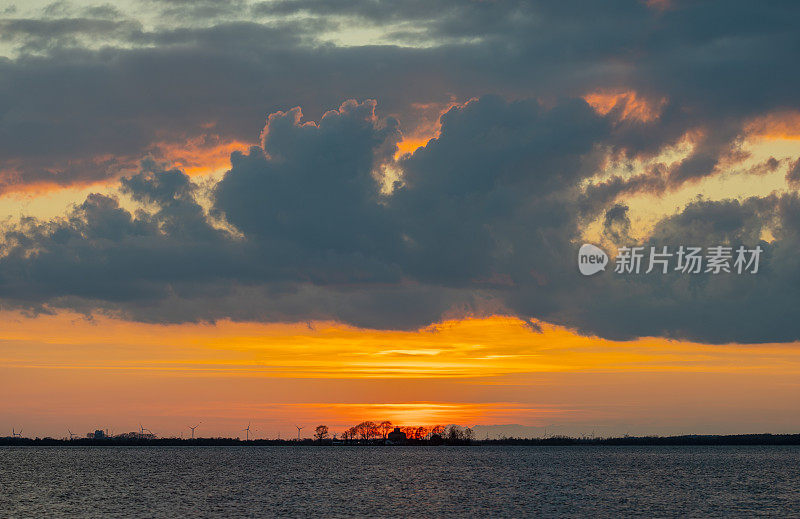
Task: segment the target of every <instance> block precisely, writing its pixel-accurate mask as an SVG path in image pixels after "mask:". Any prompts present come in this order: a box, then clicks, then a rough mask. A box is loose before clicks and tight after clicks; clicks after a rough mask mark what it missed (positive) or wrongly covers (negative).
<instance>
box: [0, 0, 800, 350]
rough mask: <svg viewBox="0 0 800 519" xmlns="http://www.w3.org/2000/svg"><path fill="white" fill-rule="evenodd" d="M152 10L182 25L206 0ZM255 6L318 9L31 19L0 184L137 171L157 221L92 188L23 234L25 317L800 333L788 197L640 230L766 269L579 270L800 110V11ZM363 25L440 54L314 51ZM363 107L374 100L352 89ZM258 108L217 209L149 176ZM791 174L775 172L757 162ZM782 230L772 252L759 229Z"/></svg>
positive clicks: (717, 334)
mask: <svg viewBox="0 0 800 519" xmlns="http://www.w3.org/2000/svg"><path fill="white" fill-rule="evenodd" d="M153 5H156V4H153ZM158 5H159V6H160V7H161V8H163V9H165V11H164V13H165V14H168V13H169V12H171V11H169V10H170V9H175V10H176V11H174V12H175V13H178V12H179V11H180V10H181V9H184V8H185V9H189V7H188V4H184V3H182V2H159V3H158ZM196 5H200V7H203V6H205V7H206V8H208V9H212V11H213V8H215V6H214V5H211V4H209V3H203V4H196ZM215 5H217V4H215ZM222 8H225V9H228V8H230V9H229V10H228V11H226V12H227V13H228V14H230V13H232V12H234V11H236V10H238V9H241V5H240V4H226V5H225V6H222ZM254 9H255V11H256V12H257V13H258V14H259V15H260V16H266V17H270V16H273V17H275V16H277V17H280V16H294V15H298V14H300V15H303V16H306V17H307V18H306V20H307V21H304V22H299V21H297V20H288V19H287V20H283V19H280V18H278V19H275V20H269V21H264V23H256V22H252V21H247V22H242V21H235V20H234V21H226V22H224V23H223V22H213V20H212V22H211V23H208V24H206V25H199V26H192V24H191V23H190V24H187V25H186V26H183V27H177V28H171V29H154V30H150V29H148V30H143V29H142V30H139V29H136V28H135V27H131V28H130V29H131V30H129V31H128V32H125V31H126V30H127V29H124V30H123V29H120V30H121V31H122V32H121V33H120V32H113V30H112V27H113V23H117V22H115V20H117V21H119V20H118V19H117V18H112V17H110V16H108V17H105V19H104V20H103V23H106V25H103V23H100V22H98V21H97V20H95V21H93V22H92V23H91V24H86V25H84V26H80V24H77V25H70V23H72V24H75V22H70V23H67V21H65V20H58V19H47V20H41V22H42V24H46V23H51V22H52V23H53V24H54V25H52V31H53V32H52V35H57V34H63V35H64V36H63V38H61V37H58V38H55V39H52V41H51V40H47V41H45V42H44V44H39V45H38V46H37V47H36V48H33V47H28V48H27V49H26V48H25V47H24V45H25V44H26V42H31V41H39V40H37V39H36V38H39V36H37V35H38V34H41V35H42V36H41V37H42V38H46V37H48V36H47V35H48V30H47V29H46V27H45V26H44V25H42V26H38V25H36V24H33V25H28V26H25V27H21V26H17V28H16V29H14V31H15V32H13V34H14V36H9V38H10V40H9V41H18V42H21V43H20V45H22V46H21V47H19V48H18V50H19V52H20V54H19V56H18V57H16V58H14V59H7V60H2V61H0V137H1V138H0V169H2V170H3V173H2V175H3V176H2V178H0V182H2V184H1V185H0V189H5V190H8V189H12V188H16V187H18V186H20V185H22V186H24V185H26V184H32V183H37V182H53V183H56V184H60V185H69V184H71V183H80V182H87V181H93V180H99V179H103V178H109V177H115V176H119V175H120V173H121V172H125V176H124V178H123V180H122V181H121V191H122V193H124V194H125V195H126V196H128V197H130V198H132V199H133V200H134V201H136V202H138V203H140V204H142V205H143V206H144V208H145V209H146V210H140V211H133V212H131V211H130V210H128V209H126V208H124V207H122V206H121V205H120V203H119V202H118V201H117V200H116V199H114V198H113V197H108V196H102V195H92V196H90V197H89V198H87V200H86V201H85V202H83V203H82V204H80V205H79V206H77V207H75V209H74V210H73V211H72V212H71V213H70V214H69V215H68V216H67V217H65V218H64V219H56V220H53V221H40V220H36V219H26V220H24V221H22V222H21V223H20V224H18V225H16V226H15V227H13V228H9V229H6V232H5V234H4V240H3V248H2V255H0V298H1V300H2V301H3V305H4V306H5V307H9V308H26V309H29V310H32V311H50V310H52V309H54V308H55V309H58V308H70V309H75V310H78V311H83V312H87V313H91V312H95V311H102V312H108V313H111V314H114V315H122V316H124V317H127V318H132V319H140V320H145V321H152V322H181V321H197V320H215V319H220V318H233V319H257V320H266V321H282V320H288V321H297V320H305V319H336V320H340V321H343V322H347V323H352V324H356V325H360V326H371V327H378V328H415V327H419V326H423V325H426V324H429V323H431V322H435V321H437V320H439V319H441V318H443V317H444V316H448V315H453V314H455V315H470V314H471V315H480V314H485V313H491V312H507V313H509V314H513V315H516V316H519V317H521V318H523V319H526V320H529V322H533V321H530V320H531V319H543V320H546V321H551V322H555V323H559V324H564V325H567V326H570V327H575V328H577V329H579V330H581V331H582V332H585V333H596V334H600V335H602V336H605V337H613V338H632V337H636V336H643V335H662V336H669V337H676V338H688V339H696V340H704V341H710V342H725V341H737V340H738V341H756V342H763V341H769V340H794V339H798V338H800V327H798V325H797V324H796V322H798V321H797V319H796V318H795V316H796V315H797V310H798V308H797V304H798V303H796V301H797V300H798V297H797V296H798V295H800V294H797V287H798V286H800V285H798V279H797V277H798V272H800V270H798V265H797V261H798V260H797V259H796V252H797V250H798V225H797V222H798V221H800V218H798V216H799V215H800V209H798V208H799V207H800V203H798V200H797V197H796V195H792V194H789V195H783V196H772V197H766V198H761V199H758V198H754V199H750V200H747V201H744V202H735V201H719V202H704V201H698V202H695V203H693V204H690V205H689V206H688V207H686V208H685V209H684V210H682V211H681V212H680V213H678V214H676V215H671V216H668V217H666V218H665V219H664V220H663V221H662V222H660V223H659V224H658V225H657V226H656V227H655V230H654V231H653V234H652V236H650V237H649V238H648V241H647V244H655V245H664V244H666V245H679V244H687V245H688V244H690V243H689V242H694V243H695V244H699V245H704V246H709V245H716V244H720V243H730V244H734V245H737V244H739V243H741V244H744V245H747V246H748V247H752V246H754V245H756V244H757V243H761V245H762V247H763V248H764V250H765V253H764V256H763V259H762V261H763V271H762V272H761V273H759V274H758V275H757V276H751V277H747V276H729V275H728V276H725V275H723V276H710V275H699V276H693V277H692V276H688V277H687V276H679V275H677V274H674V275H665V276H644V277H641V278H634V279H629V278H626V277H624V276H616V277H615V276H613V275H610V273H608V272H607V273H606V274H605V275H599V276H596V277H592V278H583V277H581V276H580V275H579V274H578V273H577V271H576V269H575V268H574V262H575V254H576V247H577V246H576V243H577V240H578V238H579V236H580V231H581V227H582V225H583V224H585V223H586V222H587V221H589V220H591V219H593V218H595V217H596V216H601V215H602V216H603V220H602V223H603V232H604V235H605V237H606V238H608V239H611V240H613V241H615V242H625V241H627V240H628V239H629V236H628V234H629V232H628V231H629V228H630V217H629V215H628V209H627V206H626V205H625V204H624V203H623V202H624V198H623V197H624V196H626V195H630V194H634V193H640V192H651V193H656V192H663V191H668V190H670V189H675V188H677V187H679V186H680V185H682V184H683V183H685V182H691V181H695V180H697V179H699V178H702V177H704V176H708V175H712V174H715V173H716V172H718V170H719V164H720V160H721V159H722V158H726V159H727V160H731V157H734V158H735V157H737V156H738V155H737V154H738V153H739V152H740V150H739V146H740V142H741V137H742V134H743V131H744V128H745V124H746V123H747V121H748V120H749V119H750V118H752V117H754V116H760V115H764V114H767V113H770V112H772V111H779V110H789V109H798V108H800V106H798V105H799V104H800V101H798V98H797V95H796V92H794V90H795V89H794V85H796V84H797V80H798V79H800V75H799V74H800V73H798V71H797V67H794V66H791V60H792V58H793V57H794V56H795V55H796V54H797V53H798V50H800V49H798V41H800V40H799V37H798V33H797V31H796V30H795V28H794V27H793V25H792V24H791V23H790V20H792V19H794V18H795V17H796V15H797V10H798V9H799V8H798V7H797V4H795V3H791V2H774V3H770V4H769V5H768V6H764V7H763V8H760V9H759V10H758V11H756V12H754V11H753V8H752V5H751V4H750V3H745V2H739V1H733V2H730V1H729V2H701V3H687V4H684V3H673V6H672V8H670V9H666V10H657V9H652V8H648V7H647V6H646V5H645V4H644V3H642V2H622V1H615V2H609V3H602V4H601V3H599V2H573V1H565V2H558V3H531V2H502V1H501V2H455V1H453V2H445V1H436V2H426V3H417V2H377V1H376V2H365V1H356V0H353V1H352V2H350V1H348V2H342V3H341V4H340V5H339V10H338V11H337V12H336V13H332V12H330V9H331V7H330V4H329V3H323V2H313V1H298V2H272V3H268V4H261V5H259V6H257V7H255V8H254ZM212 11H203V10H202V9H199V8H198V10H196V11H192V10H191V9H190V10H188V11H185V12H186V16H187V18H190V19H191V20H193V21H197V20H199V19H201V18H204V17H207V16H222V15H220V14H214V12H212ZM204 12H205V13H206V14H204ZM334 14H335V16H333V15H334ZM55 15H57V13H55V14H54V16H55ZM176 15H177V14H176ZM225 16H227V15H225ZM97 18H98V20H99V19H100V18H101V17H100V16H99V15H98V17H97ZM363 20H368V21H371V22H373V23H379V24H387V25H386V26H387V28H388V24H391V30H393V31H396V33H395V37H399V36H400V33H401V32H402V38H403V39H404V40H408V39H410V38H420V39H421V41H423V42H425V43H427V44H429V45H430V46H428V47H425V48H408V47H398V46H392V45H385V46H361V47H337V46H335V45H332V44H327V43H324V42H322V41H321V39H320V38H321V37H320V35H319V34H320V32H321V31H325V30H329V29H332V28H335V27H337V26H339V27H347V26H348V25H347V24H348V23H361V22H362V21H363ZM6 23H11V22H10V21H6ZM120 23H122V22H120ZM108 24H111V25H108ZM12 26H13V24H12V25H9V27H12ZM59 27H61V28H60V29H58V28H59ZM59 31H61V32H59ZM104 31H106V32H104ZM112 33H113V34H114V36H113V37H114V38H117V39H119V40H121V43H120V44H119V45H117V44H113V45H107V46H105V47H102V48H100V49H99V50H90V49H88V48H82V47H81V46H80V40H79V39H73V38H72V35H79V36H80V37H88V36H87V35H89V34H96V35H99V36H98V37H97V38H96V41H101V40H102V38H103V37H105V36H103V35H104V34H112ZM9 34H11V33H9ZM109 37H111V36H109ZM76 38H77V36H76ZM68 40H69V41H68ZM122 40H124V41H122ZM76 42H77V43H76ZM592 91H602V92H606V93H611V94H613V93H615V92H630V91H635V92H636V96H637V99H638V100H640V101H642V100H643V101H642V102H645V103H649V104H650V105H651V106H650V109H651V110H652V111H653V112H654V113H655V115H653V116H652V117H650V118H649V119H648V118H637V117H629V116H626V111H625V110H626V107H627V105H625V104H618V105H617V106H616V107H614V108H613V109H612V110H611V111H609V112H608V113H607V114H605V115H601V114H600V113H598V112H597V111H596V110H594V109H593V108H592V107H591V106H589V105H588V104H587V103H586V102H584V101H583V100H582V99H580V96H582V95H584V94H586V93H588V92H592ZM487 93H494V94H498V95H485V94H487ZM471 97H479V99H478V100H475V101H472V102H469V103H467V104H460V105H458V106H456V107H454V108H452V109H450V110H449V111H448V112H447V113H445V114H444V115H443V116H442V118H441V131H440V133H439V135H438V137H437V138H436V139H433V140H431V141H429V142H428V143H427V145H426V146H424V147H423V148H420V149H418V150H416V151H415V152H414V153H413V154H410V155H407V156H405V157H403V158H401V159H400V160H399V161H396V162H395V161H394V159H393V156H394V153H395V151H396V144H397V143H398V141H400V139H401V138H402V135H403V134H402V132H403V130H404V129H405V131H406V132H412V131H413V130H414V129H415V128H414V126H415V124H416V123H417V122H418V119H417V118H418V117H419V113H418V110H419V108H418V107H419V106H428V105H433V106H445V105H446V103H448V102H450V101H451V100H452V99H455V100H458V101H464V100H466V99H469V98H471ZM351 98H358V99H373V98H374V99H377V104H376V103H375V102H372V101H366V102H360V103H359V102H355V101H347V102H345V103H344V104H342V101H344V100H346V99H351ZM292 106H301V107H302V109H303V112H304V115H303V114H301V112H300V110H299V109H291V110H288V111H287V108H289V107H292ZM336 106H339V108H338V109H337V110H333V111H328V110H329V109H330V108H331V107H336ZM265 114H272V115H270V116H269V118H268V121H267V124H266V127H265V128H264V129H263V132H262V133H261V140H260V142H258V146H254V147H253V148H251V149H250V150H249V151H248V152H246V153H235V154H234V155H233V156H232V157H231V167H230V170H229V171H228V172H227V173H226V174H225V176H224V178H223V179H222V180H221V181H220V182H219V183H218V184H216V185H215V186H214V188H213V189H212V191H211V194H210V197H211V200H210V207H211V209H210V215H209V214H206V210H205V209H204V205H203V203H201V201H203V200H202V197H203V196H204V190H203V188H201V187H200V186H199V185H197V184H195V183H194V182H193V181H192V180H191V179H189V178H188V177H187V176H186V175H185V174H184V173H182V172H181V171H178V170H175V169H162V168H161V167H159V166H158V165H157V164H156V162H155V161H152V160H147V161H145V162H144V163H142V165H141V166H140V167H139V168H138V169H137V172H136V173H135V174H131V171H132V170H131V169H130V168H131V167H132V164H134V163H136V162H138V161H139V159H140V158H141V157H143V156H145V155H147V154H149V153H153V154H154V152H155V151H156V148H157V145H158V144H159V143H161V142H184V141H186V140H187V139H192V138H197V137H200V136H202V135H205V134H208V133H213V134H214V135H216V136H219V137H220V138H221V139H223V140H225V139H228V140H238V141H244V142H257V139H256V136H257V135H259V131H260V130H261V129H262V127H263V126H264V123H263V117H264V115H265ZM387 114H391V115H392V116H388V115H387ZM312 121H316V122H312ZM687 134H690V135H692V136H694V137H693V138H694V141H693V144H694V148H693V151H692V152H691V153H690V154H689V156H688V157H686V158H685V159H683V160H681V161H679V162H678V163H677V164H674V165H671V166H665V165H663V164H655V165H653V166H652V167H650V168H649V169H648V170H647V171H644V172H642V173H640V174H637V175H633V176H618V177H612V178H610V179H606V180H604V181H602V182H599V183H594V184H592V185H590V186H589V187H588V188H587V189H583V188H582V187H581V186H582V185H583V182H584V181H585V180H586V179H588V178H590V177H592V176H593V175H595V174H596V173H597V172H598V171H600V170H601V169H602V168H603V166H604V165H605V164H606V163H607V161H608V160H609V157H614V158H615V159H620V160H623V159H631V158H642V159H647V158H653V157H654V156H656V155H657V154H658V153H659V152H660V151H661V150H662V149H663V148H664V146H665V145H674V144H675V143H676V142H677V141H678V140H679V139H680V138H682V137H683V136H685V135H687ZM777 167H779V165H776V164H774V163H770V162H769V161H767V162H766V163H764V164H763V165H762V166H760V167H759V168H758V171H755V170H754V171H753V172H752V173H753V174H761V173H763V172H764V171H774V170H775V168H777ZM387 168H388V169H387ZM796 170H797V165H796V164H794V165H792V166H791V168H790V172H789V173H788V176H787V180H788V181H789V182H790V183H796V181H797V178H800V174H798V173H797V172H796ZM8 171H12V173H8ZM386 171H389V172H391V171H395V172H398V173H399V174H400V175H399V177H398V182H397V183H396V184H395V186H394V188H393V190H391V192H386V191H385V190H382V180H383V179H382V178H381V177H380V175H381V174H382V173H383V172H386ZM226 225H229V226H231V227H232V228H233V231H234V232H229V231H228V230H226V229H225V228H224V227H225V226H226ZM765 231H769V232H771V233H772V235H773V236H775V238H776V240H775V241H774V242H771V243H766V242H759V240H760V238H761V237H762V236H763V235H764V232H765Z"/></svg>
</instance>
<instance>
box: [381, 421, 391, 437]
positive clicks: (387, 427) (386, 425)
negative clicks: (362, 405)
mask: <svg viewBox="0 0 800 519" xmlns="http://www.w3.org/2000/svg"><path fill="white" fill-rule="evenodd" d="M378 428H379V429H380V431H381V436H383V439H384V440H385V439H386V437H387V436H388V435H389V433H390V432H392V422H390V421H389V420H384V421H382V422H381V423H379V424H378Z"/></svg>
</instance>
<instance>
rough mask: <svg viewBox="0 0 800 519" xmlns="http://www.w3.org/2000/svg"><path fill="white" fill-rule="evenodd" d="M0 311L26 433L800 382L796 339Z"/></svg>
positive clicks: (474, 413)
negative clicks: (698, 339) (740, 340)
mask: <svg viewBox="0 0 800 519" xmlns="http://www.w3.org/2000/svg"><path fill="white" fill-rule="evenodd" d="M0 322H2V323H3V326H2V328H1V329H0V374H1V375H2V380H3V383H2V385H3V389H4V393H5V394H6V395H10V396H11V397H12V398H7V399H5V402H4V403H3V404H0V409H2V412H0V415H2V416H3V417H4V420H3V422H5V421H8V423H0V427H3V426H6V425H7V426H8V427H11V426H12V423H11V422H14V423H18V422H22V421H24V422H25V423H27V424H29V426H28V427H29V429H28V430H30V431H33V429H34V428H35V427H39V428H40V429H44V430H46V431H48V432H49V431H52V430H53V429H56V430H60V429H59V428H60V426H59V425H58V424H60V423H63V422H65V421H67V422H69V421H70V420H79V421H81V422H82V423H94V424H98V423H114V424H120V423H129V425H128V427H127V428H130V427H133V426H134V425H135V423H136V420H139V419H142V418H141V417H146V419H147V420H148V421H149V422H150V423H152V424H153V426H152V427H156V426H157V427H158V428H159V429H160V430H162V431H163V430H171V431H178V430H180V429H181V427H183V426H184V425H185V424H182V423H181V422H182V421H185V420H191V419H194V418H198V417H203V418H202V419H203V420H204V422H205V423H207V428H208V429H212V428H213V429H214V430H216V431H221V432H220V434H222V433H225V432H226V431H227V433H228V434H233V433H235V432H236V429H234V428H233V426H231V423H238V422H239V421H242V420H244V421H245V422H246V421H250V420H252V421H253V422H254V423H260V424H261V427H262V433H263V434H271V435H273V436H274V435H275V434H276V432H277V431H280V430H281V425H280V424H281V423H283V424H284V426H283V428H284V429H286V427H285V424H286V423H291V422H293V421H300V422H303V423H307V422H319V423H328V424H329V425H330V426H331V427H332V428H333V429H334V430H341V429H342V428H344V427H346V426H348V425H353V422H358V421H362V420H366V419H372V420H376V419H389V420H391V421H393V422H395V423H397V424H400V425H412V424H417V425H433V424H437V423H461V424H465V425H475V424H484V425H491V424H498V423H521V424H524V425H531V426H533V425H536V426H542V425H547V424H553V423H566V424H585V423H597V424H602V423H614V424H616V423H620V422H625V421H626V420H629V421H633V422H637V423H638V422H642V421H643V420H644V422H643V423H645V424H646V423H647V421H646V418H645V417H643V416H642V414H641V413H642V412H643V411H642V409H643V406H646V407H647V406H649V407H651V408H653V409H665V410H664V411H662V413H663V414H664V415H665V416H671V417H672V418H671V419H681V418H676V417H681V416H683V413H684V411H685V410H686V405H687V402H691V401H692V399H693V398H696V397H695V396H694V395H697V394H698V392H699V393H700V394H703V393H708V394H704V395H703V397H702V398H703V399H706V400H707V399H709V398H713V399H715V400H718V404H717V406H718V407H719V406H721V408H723V409H725V408H726V406H733V405H736V404H737V403H741V402H742V400H741V398H742V397H741V393H740V390H739V389H734V388H736V387H737V384H738V385H740V386H746V387H748V388H749V389H748V391H749V395H748V397H747V398H750V399H755V401H757V402H759V405H760V402H762V400H763V401H764V402H766V401H770V400H769V399H773V400H774V398H775V396H774V391H775V388H776V386H775V384H779V385H781V387H784V388H787V387H788V388H789V389H790V390H789V391H788V392H786V393H785V394H784V395H783V396H782V397H781V398H782V399H789V398H795V397H796V396H798V395H797V393H798V388H800V385H798V384H796V383H795V385H794V386H786V384H787V383H790V381H791V380H795V381H796V380H797V376H798V375H800V348H799V347H798V345H797V344H759V345H736V344H729V345H704V344H697V343H687V342H681V341H671V340H666V339H658V338H645V339H638V340H635V341H610V340H605V339H599V338H597V337H585V336H581V335H578V334H576V333H575V332H574V331H571V330H568V329H565V328H562V327H558V326H553V325H550V324H547V323H540V326H541V327H542V333H536V332H534V331H531V330H530V329H529V328H528V327H526V325H525V323H524V322H523V321H521V320H519V319H515V318H511V317H504V316H493V317H486V318H467V319H462V320H450V321H445V322H442V323H438V324H436V325H433V326H430V327H428V328H424V329H422V330H417V331H387V330H368V329H359V328H354V327H351V326H346V325H342V324H338V323H332V322H321V323H292V324H261V323H246V322H245V323H236V322H230V321H221V322H219V323H217V324H215V325H211V324H179V325H158V324H143V323H133V322H127V321H122V320H114V319H110V318H107V317H95V318H93V319H91V320H87V319H85V318H84V317H82V316H78V315H74V314H67V313H60V314H56V315H46V316H40V317H37V318H31V317H26V316H24V315H22V314H19V313H11V312H3V313H0ZM576 377H577V378H576ZM659 380H661V381H663V384H667V385H662V384H661V383H658V382H657V381H659ZM590 387H591V388H592V389H588V388H590ZM660 387H664V388H666V387H669V388H670V389H669V393H666V394H662V393H661V392H660V390H659V388H660ZM609 399H611V400H616V401H617V402H616V403H615V404H614V405H613V406H612V405H610V404H608V402H609ZM743 405H744V404H743ZM750 405H755V404H753V403H752V402H751V404H750ZM676 406H677V407H676ZM678 408H680V409H682V410H681V411H678V410H677V409H678ZM726 412H727V411H726ZM669 413H674V416H672V415H670V414H669ZM689 415H690V416H691V413H689ZM131 416H134V417H137V418H136V419H135V420H132V419H131V418H130V417H131ZM684 418H685V417H684ZM727 419H728V418H726V420H727ZM37 424H38V425H37ZM212 424H213V425H212ZM798 425H800V424H798ZM76 427H77V426H76ZM576 427H577V425H576ZM586 427H588V426H586ZM609 427H611V426H609ZM615 427H616V426H615ZM620 427H621V426H620ZM123 429H126V428H125V427H123ZM123 429H120V430H123ZM131 430H133V429H131ZM287 430H288V429H287ZM51 434H53V433H51ZM176 434H177V433H176Z"/></svg>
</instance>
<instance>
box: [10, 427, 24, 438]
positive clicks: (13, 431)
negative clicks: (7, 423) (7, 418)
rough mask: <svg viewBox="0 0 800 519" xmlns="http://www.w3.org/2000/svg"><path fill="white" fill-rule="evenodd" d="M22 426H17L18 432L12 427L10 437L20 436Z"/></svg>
mask: <svg viewBox="0 0 800 519" xmlns="http://www.w3.org/2000/svg"><path fill="white" fill-rule="evenodd" d="M22 429H23V428H22V427H20V428H19V432H16V431H15V430H14V428H13V427H12V428H11V437H12V438H22Z"/></svg>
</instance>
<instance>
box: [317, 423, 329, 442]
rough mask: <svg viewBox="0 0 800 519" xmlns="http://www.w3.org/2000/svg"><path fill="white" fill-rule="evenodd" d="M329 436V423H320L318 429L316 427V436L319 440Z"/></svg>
mask: <svg viewBox="0 0 800 519" xmlns="http://www.w3.org/2000/svg"><path fill="white" fill-rule="evenodd" d="M327 437H328V426H327V425H318V426H317V428H316V429H314V438H316V439H317V441H320V442H321V441H322V440H324V439H325V438H327Z"/></svg>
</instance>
